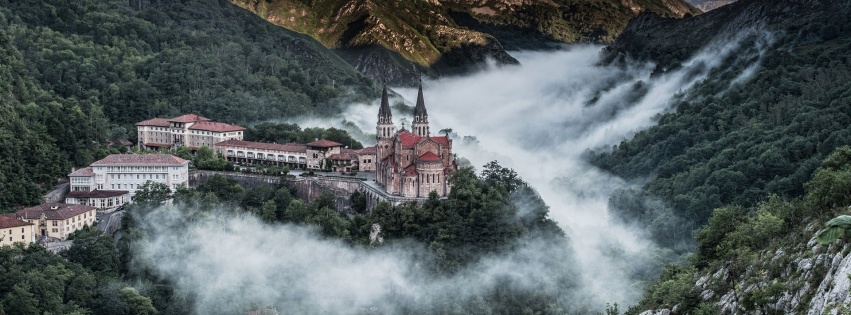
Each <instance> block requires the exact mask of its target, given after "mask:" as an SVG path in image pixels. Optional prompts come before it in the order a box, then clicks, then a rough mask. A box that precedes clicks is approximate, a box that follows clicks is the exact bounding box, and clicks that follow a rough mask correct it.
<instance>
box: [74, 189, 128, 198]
mask: <svg viewBox="0 0 851 315" xmlns="http://www.w3.org/2000/svg"><path fill="white" fill-rule="evenodd" d="M129 193H130V192H129V191H126V190H97V189H95V190H92V191H72V192H69V193H68V195H67V196H66V198H67V197H70V198H109V197H118V196H121V195H126V194H129Z"/></svg>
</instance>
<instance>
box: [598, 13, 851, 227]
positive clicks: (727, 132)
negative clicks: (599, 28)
mask: <svg viewBox="0 0 851 315" xmlns="http://www.w3.org/2000/svg"><path fill="white" fill-rule="evenodd" d="M828 2H829V3H830V2H831V1H828ZM751 3H754V2H753V1H740V2H737V3H736V4H734V5H740V4H741V5H742V6H745V5H749V4H751ZM756 3H758V2H756ZM834 9H835V8H831V7H830V6H826V7H823V8H820V9H819V11H816V12H815V13H809V14H803V13H804V12H799V13H796V14H800V15H801V17H800V18H796V19H794V20H791V21H786V23H785V24H783V25H782V27H783V28H782V29H780V30H775V31H774V32H773V33H772V34H773V35H772V36H775V37H776V38H774V40H773V44H771V45H770V47H768V49H767V50H766V52H765V53H764V57H763V60H762V62H761V64H760V66H759V68H758V70H756V71H755V73H754V74H753V77H752V78H750V79H749V80H747V81H746V83H744V84H742V83H741V81H740V80H741V78H739V77H738V76H733V75H726V76H723V77H715V78H713V79H712V80H707V81H705V82H704V83H702V84H700V85H698V86H697V87H696V88H695V89H694V90H693V91H691V92H689V94H688V97H687V98H686V99H684V100H683V101H682V102H681V103H680V104H678V105H677V106H676V111H675V112H672V113H668V114H664V115H662V116H661V117H660V118H659V124H658V125H657V126H654V127H652V128H649V129H648V130H645V131H641V132H639V133H637V134H636V135H635V137H634V138H632V139H630V140H629V141H623V142H621V143H620V144H619V145H617V146H616V149H615V150H614V151H613V152H610V153H601V154H597V155H596V156H593V157H592V162H593V163H594V164H596V165H598V166H600V167H602V168H604V169H607V170H610V171H611V172H613V173H615V174H617V175H619V176H622V177H624V178H628V179H638V180H644V179H645V178H648V177H647V176H648V175H650V177H649V181H648V182H647V183H646V184H645V185H644V186H643V190H641V191H620V192H618V193H616V194H615V196H614V197H613V198H612V200H611V202H610V204H611V205H612V206H613V208H614V209H615V210H616V211H619V212H620V214H621V216H622V217H625V218H627V220H628V221H638V222H641V223H642V224H644V225H645V226H653V225H656V226H666V224H665V223H664V222H660V221H664V220H680V219H683V220H684V221H683V222H679V223H682V224H689V225H691V226H692V227H693V228H694V227H699V226H701V225H703V224H704V223H706V222H708V220H709V218H710V217H711V216H712V212H713V209H716V208H720V207H724V206H732V205H738V206H744V207H752V206H755V205H757V204H760V203H761V202H763V201H765V200H767V199H768V196H770V195H777V196H779V197H782V198H797V197H800V196H802V195H803V194H804V193H805V190H804V183H805V182H806V181H808V180H809V179H810V178H811V176H812V175H813V173H814V172H815V170H816V169H817V168H818V166H819V165H820V163H821V161H822V160H823V159H824V158H825V157H826V156H827V155H828V154H830V153H831V152H833V150H834V149H836V148H837V147H839V146H842V145H847V144H851V111H849V109H851V107H849V106H848V105H849V104H851V80H849V79H851V58H849V54H848V49H849V48H851V22H849V15H848V12H849V9H848V7H847V6H846V7H845V9H844V11H843V10H834ZM822 10H824V11H822ZM716 11H720V9H719V10H716ZM716 11H712V12H713V13H714V12H716ZM833 11H835V12H833ZM720 13H724V12H720ZM720 13H719V14H720ZM708 14H710V13H707V15H708ZM660 28H662V29H668V32H670V29H671V26H669V25H666V24H663V26H660ZM685 29H686V31H683V32H682V33H687V32H688V31H689V29H688V28H685ZM656 31H657V33H652V32H651V33H650V34H651V35H647V36H656V37H658V38H656V40H661V39H660V38H662V37H664V36H666V35H665V34H666V33H664V31H659V30H658V29H657V30H656ZM639 34H642V33H639ZM643 36H644V35H628V36H627V37H628V39H627V40H626V41H627V42H630V43H631V42H632V41H635V40H636V39H637V38H641V37H643ZM671 36H679V35H678V33H676V32H675V35H671ZM651 42H652V40H651ZM684 43H685V44H682V45H677V44H674V43H666V44H660V45H658V46H654V49H659V53H660V54H659V55H658V56H660V57H664V58H663V59H664V60H660V63H665V62H669V63H676V62H677V61H676V60H677V59H679V58H670V56H671V55H678V54H679V53H689V52H691V51H693V50H692V49H693V48H692V46H691V45H690V44H688V43H687V42H684ZM622 46H626V47H632V48H630V49H634V48H635V46H633V45H630V44H627V45H622ZM665 56H668V57H665ZM638 57H639V58H643V57H648V55H645V54H638ZM726 62H727V67H728V68H735V67H742V65H741V64H737V63H736V60H735V59H731V60H727V61H726ZM666 67H669V68H675V67H676V64H668V65H666ZM654 200H661V201H662V202H663V203H664V204H666V205H668V206H670V207H672V208H673V209H675V210H676V216H670V215H668V216H665V215H664V214H667V213H668V212H666V211H656V210H658V209H652V208H654V207H650V206H647V205H648V202H649V203H651V204H652V203H654ZM655 208H659V207H655ZM663 216H664V218H663ZM660 218H661V220H657V219H660ZM660 232H661V231H660ZM676 232H677V233H679V234H678V235H671V234H668V233H664V232H661V233H658V234H657V235H656V238H657V239H658V240H660V241H662V242H663V243H664V239H671V238H691V229H676Z"/></svg>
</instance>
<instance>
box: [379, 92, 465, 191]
mask: <svg viewBox="0 0 851 315" xmlns="http://www.w3.org/2000/svg"><path fill="white" fill-rule="evenodd" d="M376 138H377V144H376V146H375V150H376V159H377V161H378V164H377V166H376V175H375V181H376V182H377V183H378V184H379V185H382V186H384V189H385V190H386V191H387V193H388V194H390V195H396V196H402V197H409V198H426V197H428V195H429V193H430V192H432V191H434V192H437V195H438V196H440V197H445V196H447V195H448V194H449V192H450V189H451V185H450V184H449V183H448V182H447V180H446V179H447V177H448V175H449V173H451V172H452V171H454V170H455V169H457V168H458V166H457V164H455V161H454V159H453V156H452V139H449V138H448V137H446V136H432V135H431V131H430V129H429V122H428V112H427V111H426V107H425V101H424V99H423V88H422V84H420V86H419V91H418V94H417V105H416V107H414V119H413V122H412V123H411V131H408V130H406V129H405V126H404V125H403V126H402V129H401V130H399V131H396V127H395V126H394V125H393V114H392V113H391V111H390V103H389V101H388V99H387V87H385V88H384V91H383V93H382V95H381V107H380V108H379V110H378V124H377V126H376Z"/></svg>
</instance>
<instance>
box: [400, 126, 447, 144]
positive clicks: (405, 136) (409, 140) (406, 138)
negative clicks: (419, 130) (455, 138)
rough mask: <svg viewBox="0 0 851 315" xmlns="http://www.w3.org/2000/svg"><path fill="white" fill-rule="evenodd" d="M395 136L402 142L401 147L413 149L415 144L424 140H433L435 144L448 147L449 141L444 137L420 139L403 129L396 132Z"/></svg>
mask: <svg viewBox="0 0 851 315" xmlns="http://www.w3.org/2000/svg"><path fill="white" fill-rule="evenodd" d="M396 136H397V137H399V141H401V142H402V146H403V147H413V146H414V145H416V144H417V143H420V142H422V141H425V140H426V139H431V140H434V141H435V142H437V143H440V144H442V145H449V139H447V138H446V136H440V137H420V136H418V135H415V134H413V133H411V132H410V131H408V130H404V129H403V130H400V131H399V132H397V133H396Z"/></svg>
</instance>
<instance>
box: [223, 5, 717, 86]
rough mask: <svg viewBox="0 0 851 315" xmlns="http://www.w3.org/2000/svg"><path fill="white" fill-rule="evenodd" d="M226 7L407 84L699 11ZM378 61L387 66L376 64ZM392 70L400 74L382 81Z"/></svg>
mask: <svg viewBox="0 0 851 315" xmlns="http://www.w3.org/2000/svg"><path fill="white" fill-rule="evenodd" d="M231 1H232V2H234V3H235V4H237V5H239V6H241V7H243V8H245V9H247V10H249V11H251V12H254V13H255V14H257V15H259V16H261V17H263V18H264V19H266V20H267V21H269V22H271V23H273V24H276V25H279V26H282V27H284V28H287V29H291V30H294V31H296V32H300V33H304V34H307V35H310V36H311V37H313V38H315V39H317V40H318V41H319V42H321V43H323V45H325V46H326V47H329V48H332V49H335V51H338V52H339V53H340V55H341V56H343V57H344V58H345V59H346V60H347V61H349V62H350V63H352V64H353V65H354V66H355V67H356V68H358V69H359V70H361V71H362V72H364V73H365V74H367V75H369V76H371V77H373V78H374V79H376V80H379V81H387V80H388V79H389V81H391V82H394V81H398V82H399V83H408V84H410V83H413V82H416V79H417V77H418V76H419V73H426V74H428V75H431V76H437V75H447V74H454V73H462V72H465V71H469V70H471V69H476V68H480V67H481V65H482V64H483V63H484V62H485V61H486V60H488V59H493V60H495V61H496V62H497V63H498V64H514V63H516V62H517V61H516V60H515V59H514V58H512V57H511V56H510V55H508V54H507V53H506V47H505V46H503V44H502V42H506V43H509V46H508V48H509V49H529V48H536V49H537V48H543V47H547V46H549V45H553V44H559V43H573V42H609V41H611V40H613V39H614V38H615V36H617V34H619V33H620V30H621V29H622V28H623V27H625V26H626V23H627V21H628V20H629V19H631V18H632V17H634V16H636V15H637V14H638V13H639V12H641V11H643V10H651V11H654V12H658V13H659V14H662V15H663V16H672V17H682V16H685V15H690V14H699V13H700V11H699V10H697V9H696V8H694V7H692V6H691V5H689V4H687V3H686V2H684V1H680V0H607V1H602V2H583V1H574V0H553V1H544V2H536V1H509V0H480V1H462V0H443V1H438V0H433V1H422V0H419V1H410V2H394V1H386V0H358V1H341V0H318V1H298V0H274V1H265V0H262V1H261V0H231ZM380 50H386V52H379V51H380ZM364 55H366V56H373V57H372V58H370V57H364ZM387 56H393V57H392V58H387ZM399 57H401V58H404V60H406V61H402V59H400V58H399ZM367 60H368V61H367ZM382 61H383V62H388V63H390V64H391V65H380V64H379V63H380V62H382ZM391 68H392V69H394V70H397V71H401V72H403V73H402V74H399V75H397V76H395V77H390V78H388V77H387V76H388V72H389V70H388V69H391ZM408 69H410V70H408Z"/></svg>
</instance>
